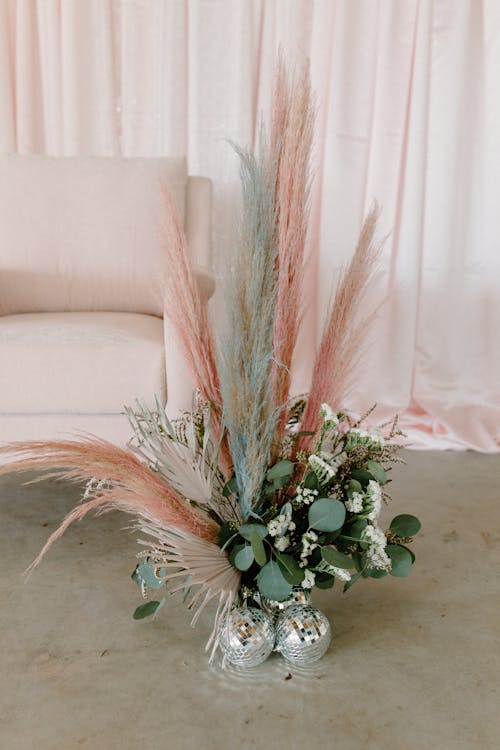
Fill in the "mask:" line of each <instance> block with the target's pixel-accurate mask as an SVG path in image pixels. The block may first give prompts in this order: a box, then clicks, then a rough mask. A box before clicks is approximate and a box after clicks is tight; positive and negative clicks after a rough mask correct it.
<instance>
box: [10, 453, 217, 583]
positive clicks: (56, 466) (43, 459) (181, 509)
mask: <svg viewBox="0 0 500 750" xmlns="http://www.w3.org/2000/svg"><path fill="white" fill-rule="evenodd" d="M0 455H2V456H5V457H6V458H7V460H8V463H6V464H4V465H1V466H0V474H8V473H12V472H25V471H47V470H53V471H51V473H50V474H48V475H47V474H46V475H44V476H43V477H41V478H40V479H48V478H53V477H56V478H57V479H64V480H68V481H71V482H74V483H78V484H80V483H82V482H88V481H89V480H90V479H95V478H96V477H98V478H99V479H105V480H106V486H105V487H104V488H102V489H99V490H96V492H95V493H90V497H91V499H90V500H87V501H84V502H82V504H81V505H78V506H77V507H76V508H74V509H73V510H72V511H71V512H70V513H69V514H68V516H66V518H65V519H64V521H63V522H62V523H61V525H60V526H59V527H58V529H56V531H54V533H53V534H52V535H51V536H50V537H49V539H48V541H47V543H46V544H45V546H44V547H43V549H42V551H41V552H40V554H39V555H38V557H37V558H36V560H35V561H34V562H33V563H32V565H31V566H30V569H32V568H34V567H36V565H38V563H39V562H40V561H41V559H42V557H43V556H44V555H45V553H46V552H47V550H48V549H49V547H50V546H51V545H52V544H53V542H55V541H56V539H58V538H59V537H60V536H62V534H63V533H64V532H65V531H66V529H67V528H68V526H70V525H71V524H72V523H73V521H77V520H80V519H81V518H83V517H84V516H85V515H86V514H87V513H88V512H89V511H91V510H96V511H99V512H107V511H110V510H121V511H124V512H125V513H131V514H133V515H136V516H138V517H139V518H143V519H145V520H146V521H150V522H153V523H155V524H157V525H160V526H164V527H165V528H173V529H179V530H180V531H184V532H187V533H190V534H192V535H193V536H196V537H199V538H201V539H206V540H208V541H210V542H215V541H216V539H217V535H218V531H219V526H218V524H217V523H216V522H215V521H213V520H212V519H211V518H209V517H208V516H207V515H206V514H205V513H203V512H201V511H200V510H197V509H196V508H193V507H192V506H191V505H190V504H189V503H188V502H187V501H186V500H184V499H182V498H181V497H179V495H178V494H177V493H176V492H175V491H174V490H173V489H172V488H171V487H169V486H168V485H167V484H165V482H163V481H162V480H161V478H160V477H159V475H158V474H157V473H155V472H153V471H152V470H151V469H149V468H148V467H147V466H146V465H145V464H143V463H142V462H141V461H139V459H137V458H136V457H135V456H133V455H132V454H131V453H129V452H128V451H126V450H122V449H121V448H118V447H116V446H115V445H113V444H112V443H108V442H107V441H105V440H100V439H97V438H95V439H94V438H85V439H82V440H79V441H70V440H67V441H46V442H45V441H44V442H41V441H40V442H39V441H32V442H18V443H11V444H9V445H4V446H1V447H0ZM35 481H40V480H38V479H37V480H35ZM92 494H94V497H92Z"/></svg>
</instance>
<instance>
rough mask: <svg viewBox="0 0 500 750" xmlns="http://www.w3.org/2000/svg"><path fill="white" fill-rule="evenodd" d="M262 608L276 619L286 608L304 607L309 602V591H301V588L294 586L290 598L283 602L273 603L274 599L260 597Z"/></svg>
mask: <svg viewBox="0 0 500 750" xmlns="http://www.w3.org/2000/svg"><path fill="white" fill-rule="evenodd" d="M261 601H262V608H263V609H264V610H265V611H266V612H267V613H268V614H269V615H271V617H273V618H276V617H278V615H280V614H281V613H282V612H283V611H284V610H285V609H288V607H293V606H294V605H296V604H301V605H303V606H304V605H306V604H309V602H310V601H311V591H310V589H303V588H302V586H294V587H293V589H292V590H291V592H290V596H289V597H287V599H285V600H284V601H283V602H278V601H275V600H274V599H266V597H265V596H263V597H261Z"/></svg>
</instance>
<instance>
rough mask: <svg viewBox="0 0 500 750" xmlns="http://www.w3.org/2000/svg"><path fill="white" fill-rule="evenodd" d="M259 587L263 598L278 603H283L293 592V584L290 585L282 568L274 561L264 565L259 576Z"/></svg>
mask: <svg viewBox="0 0 500 750" xmlns="http://www.w3.org/2000/svg"><path fill="white" fill-rule="evenodd" d="M257 585H258V587H259V591H260V593H261V594H262V596H265V597H267V598H268V599H273V600H275V601H277V602H282V601H283V600H284V599H286V598H287V597H288V596H290V592H291V590H292V584H291V583H288V581H287V580H286V578H285V577H284V575H283V572H282V570H281V567H280V566H279V564H278V563H277V562H274V560H271V561H270V562H268V563H266V565H264V567H263V568H262V570H261V571H260V573H259V575H258V576H257Z"/></svg>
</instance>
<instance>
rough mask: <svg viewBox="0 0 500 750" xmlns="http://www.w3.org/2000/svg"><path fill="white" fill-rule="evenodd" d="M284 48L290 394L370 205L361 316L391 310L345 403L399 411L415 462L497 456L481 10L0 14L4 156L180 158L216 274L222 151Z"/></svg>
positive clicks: (226, 233)
mask: <svg viewBox="0 0 500 750" xmlns="http://www.w3.org/2000/svg"><path fill="white" fill-rule="evenodd" d="M280 45H281V46H282V47H283V49H284V52H285V54H286V56H287V58H288V60H289V63H290V64H291V65H292V66H293V65H294V64H296V63H298V62H300V60H301V59H303V57H304V56H308V57H309V58H310V60H311V76H312V82H313V88H314V89H315V91H316V97H317V112H318V116H317V128H316V139H315V147H314V150H315V161H314V171H315V182H314V186H313V193H312V200H311V222H310V233H309V239H308V242H309V247H308V257H309V261H308V264H307V268H306V271H305V283H306V286H307V290H308V299H309V300H310V304H309V305H308V307H307V309H306V310H305V311H304V324H303V329H302V333H301V337H300V346H299V351H298V356H297V357H296V362H295V365H294V383H295V390H296V391H297V392H301V391H304V390H306V389H307V385H308V379H309V376H310V368H311V366H312V359H313V352H314V346H315V343H317V341H318V340H319V336H320V333H321V327H322V325H323V321H324V319H325V316H326V310H327V305H328V300H329V298H330V295H331V291H332V288H333V287H334V285H335V282H336V279H337V276H338V272H339V270H340V267H341V265H342V264H343V263H344V262H345V261H346V260H347V259H348V257H349V256H350V254H351V252H352V250H353V248H354V246H355V242H356V237H357V234H358V232H359V228H360V225H361V222H362V219H363V216H364V215H365V213H366V212H367V210H368V208H369V206H370V204H371V202H372V200H373V199H377V200H378V201H379V203H380V204H381V206H382V209H383V213H382V218H381V226H380V232H381V234H388V239H387V241H386V243H385V247H384V251H383V258H382V264H381V267H380V271H379V272H378V274H377V276H376V279H375V283H374V287H373V290H372V292H371V295H370V298H368V299H367V300H366V302H365V304H366V305H367V306H368V305H370V304H371V302H373V300H376V299H378V298H380V297H383V298H384V299H385V300H386V301H385V305H384V307H383V309H382V311H381V313H380V315H379V317H378V319H377V321H376V324H375V326H374V329H373V332H372V333H371V336H370V346H369V349H368V351H367V355H366V357H365V359H364V360H363V366H362V371H361V372H360V379H359V384H358V386H357V388H356V389H355V391H354V393H353V396H352V399H351V401H350V403H349V404H348V406H349V407H350V408H352V409H353V410H354V411H358V412H361V411H364V410H365V409H367V408H369V407H370V406H371V405H372V403H374V402H377V403H378V405H379V407H378V410H377V412H376V413H375V415H376V417H378V418H380V419H382V418H385V417H386V416H387V417H388V416H390V414H391V413H393V412H395V411H398V412H400V413H401V419H402V423H403V426H404V427H405V428H406V429H407V431H408V433H409V437H410V440H411V442H412V443H413V444H414V445H415V446H416V447H441V448H445V447H451V448H464V447H472V448H475V449H477V450H482V451H494V450H498V449H499V443H498V441H499V439H500V343H499V335H498V331H499V330H500V294H499V291H500V246H499V245H500V218H499V217H500V211H499V210H498V189H499V185H500V104H499V100H498V95H497V89H498V81H499V80H500V3H498V2H496V0H85V2H83V1H82V0H0V151H2V152H18V153H46V154H52V155H76V154H96V155H115V154H123V155H125V156H157V155H169V156H176V155H183V154H186V155H187V157H188V164H189V171H190V173H191V174H196V173H197V174H203V175H207V176H209V177H211V178H212V180H213V182H214V187H215V196H214V197H215V209H214V225H215V233H214V249H215V260H214V263H215V271H216V275H219V276H220V275H222V274H223V273H224V266H225V263H226V262H227V259H228V258H229V257H230V253H231V248H232V244H233V242H234V240H235V237H236V233H237V225H236V222H237V208H238V202H239V183H238V161H237V159H236V157H235V155H234V153H233V151H232V149H231V146H230V145H229V143H228V141H236V142H238V143H241V144H248V145H252V144H255V141H256V138H257V135H258V130H259V123H260V116H261V113H262V112H263V113H266V112H267V111H268V109H269V99H270V96H271V90H272V74H273V66H274V63H275V60H276V54H277V50H278V48H279V46H280ZM360 312H362V311H360Z"/></svg>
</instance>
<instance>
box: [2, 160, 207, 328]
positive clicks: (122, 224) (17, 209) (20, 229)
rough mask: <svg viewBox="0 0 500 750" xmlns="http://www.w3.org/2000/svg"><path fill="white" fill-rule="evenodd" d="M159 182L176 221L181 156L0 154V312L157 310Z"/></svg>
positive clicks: (181, 192)
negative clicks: (170, 200) (166, 191)
mask: <svg viewBox="0 0 500 750" xmlns="http://www.w3.org/2000/svg"><path fill="white" fill-rule="evenodd" d="M160 180H164V181H165V182H166V183H167V184H168V186H169V189H170V191H171V193H172V196H173V199H174V202H175V203H176V205H177V207H178V209H179V212H180V214H181V217H182V219H183V220H184V215H185V201H186V182H187V173H186V162H185V160H184V159H122V158H120V159H116V158H106V157H101V158H86V157H75V158H65V159H55V158H50V157H31V156H22V157H20V156H17V155H15V156H6V157H2V158H0V270H1V273H0V314H13V313H25V312H54V311H92V310H104V311H119V312H136V313H147V314H153V315H161V314H162V312H163V311H162V304H161V301H160V293H159V289H160V282H161V279H162V277H163V274H164V273H166V272H167V271H168V269H167V268H166V265H165V254H164V249H163V246H162V232H161V221H162V193H161V189H160ZM198 203H199V201H198ZM193 218H194V220H195V219H196V217H195V216H194V217H193ZM194 231H195V230H194V229H193V232H194Z"/></svg>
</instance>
